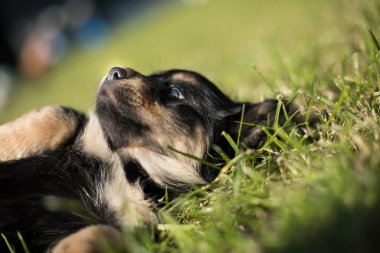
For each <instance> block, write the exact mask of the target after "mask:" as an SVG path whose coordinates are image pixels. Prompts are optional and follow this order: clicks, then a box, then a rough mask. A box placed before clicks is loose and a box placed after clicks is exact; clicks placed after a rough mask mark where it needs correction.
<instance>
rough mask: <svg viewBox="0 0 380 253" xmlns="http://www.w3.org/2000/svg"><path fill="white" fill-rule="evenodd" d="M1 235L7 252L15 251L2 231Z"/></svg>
mask: <svg viewBox="0 0 380 253" xmlns="http://www.w3.org/2000/svg"><path fill="white" fill-rule="evenodd" d="M1 237H2V238H3V240H4V242H5V244H6V245H7V248H8V250H9V253H16V251H15V250H14V249H13V247H12V246H11V244H10V243H9V241H8V239H7V237H6V236H5V235H4V234H3V233H1Z"/></svg>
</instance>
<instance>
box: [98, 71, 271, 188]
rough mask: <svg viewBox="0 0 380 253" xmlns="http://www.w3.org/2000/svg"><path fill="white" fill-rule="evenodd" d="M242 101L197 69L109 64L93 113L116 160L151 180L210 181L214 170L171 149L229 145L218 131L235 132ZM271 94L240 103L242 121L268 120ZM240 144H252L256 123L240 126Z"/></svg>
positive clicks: (200, 150)
mask: <svg viewBox="0 0 380 253" xmlns="http://www.w3.org/2000/svg"><path fill="white" fill-rule="evenodd" d="M242 108H243V104H242V103H235V102H233V101H232V100H230V99H229V98H228V97H227V96H225V95H224V94H223V93H222V92H221V91H220V90H219V89H218V88H217V87H216V86H215V85H214V84H213V83H211V82H210V81H209V80H208V79H206V78H205V77H203V76H202V75H200V74H198V73H195V72H191V71H186V70H169V71H163V72H158V73H153V74H151V75H149V76H145V75H142V74H140V73H138V72H136V71H134V70H133V69H130V68H120V67H115V68H112V69H111V70H110V72H109V74H108V76H107V77H105V79H104V80H103V81H102V83H101V84H100V86H99V89H98V94H97V102H96V114H97V115H98V118H99V122H100V124H101V127H102V129H103V132H104V135H105V137H106V139H107V141H108V145H109V147H110V149H111V150H112V151H113V152H116V153H118V154H119V156H120V157H121V158H122V160H125V161H131V160H133V161H135V162H137V163H139V164H140V165H141V167H142V168H143V170H144V171H145V173H147V174H148V175H149V177H150V178H151V179H152V180H153V181H155V182H156V183H157V184H159V185H161V186H164V187H169V188H175V189H177V190H178V189H179V188H186V187H188V186H189V185H192V184H202V183H206V182H208V181H211V180H212V179H213V178H214V177H215V176H216V175H217V173H218V170H216V169H213V168H210V167H207V166H202V165H201V164H200V163H198V162H197V161H196V160H194V159H191V158H189V157H188V156H184V155H183V154H180V153H178V152H176V151H174V150H177V151H180V152H183V153H186V154H190V155H193V156H196V157H198V158H201V159H204V160H209V161H210V160H211V158H210V156H209V153H210V152H211V150H212V149H211V146H212V144H216V145H218V146H220V147H221V148H222V149H223V150H224V151H225V152H227V153H230V152H231V151H232V150H231V148H230V147H229V145H228V143H227V142H226V140H225V138H224V137H223V136H221V133H222V131H226V132H228V133H229V134H230V135H231V136H232V137H233V138H236V136H237V133H238V129H239V121H240V117H241V113H242ZM276 108H277V101H276V100H268V101H265V102H263V103H260V104H249V103H246V104H245V117H244V122H250V123H252V122H254V123H256V124H261V125H267V124H271V123H272V121H273V119H274V115H275V112H276ZM241 133H242V144H243V145H246V146H248V147H257V146H259V145H260V143H261V142H262V141H263V140H264V139H265V134H264V132H263V131H262V130H261V129H260V128H252V127H247V126H244V127H243V129H242V131H241Z"/></svg>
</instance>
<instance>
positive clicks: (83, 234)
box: [50, 225, 125, 253]
mask: <svg viewBox="0 0 380 253" xmlns="http://www.w3.org/2000/svg"><path fill="white" fill-rule="evenodd" d="M50 252H51V253H105V252H120V253H122V252H125V246H124V241H123V236H122V234H121V233H120V232H119V231H118V230H116V229H115V228H113V227H111V226H106V225H96V226H88V227H85V228H83V229H81V230H79V231H78V232H76V233H73V234H71V235H69V236H67V237H66V238H64V239H63V240H61V241H60V242H59V243H58V244H57V245H56V246H55V247H54V248H53V249H52V250H51V251H50Z"/></svg>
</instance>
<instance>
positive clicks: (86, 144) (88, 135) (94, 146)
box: [76, 113, 117, 161]
mask: <svg viewBox="0 0 380 253" xmlns="http://www.w3.org/2000/svg"><path fill="white" fill-rule="evenodd" d="M76 145H79V146H81V147H82V150H83V151H84V152H86V153H88V154H90V155H94V156H96V157H99V158H100V159H102V160H103V161H110V160H113V159H115V157H116V156H117V155H116V154H115V153H114V152H112V151H111V150H110V148H109V146H108V144H107V140H106V138H105V136H104V134H103V131H102V127H101V126H100V123H99V119H98V117H97V116H96V114H95V113H91V114H90V117H89V120H88V123H87V125H86V127H85V129H84V130H83V133H82V135H81V136H80V138H79V139H78V141H77V142H76Z"/></svg>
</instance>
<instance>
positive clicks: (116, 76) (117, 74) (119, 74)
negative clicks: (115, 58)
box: [108, 67, 127, 80]
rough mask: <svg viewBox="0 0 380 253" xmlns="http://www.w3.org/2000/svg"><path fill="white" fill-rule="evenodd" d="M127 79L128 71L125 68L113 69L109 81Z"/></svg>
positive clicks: (109, 74)
mask: <svg viewBox="0 0 380 253" xmlns="http://www.w3.org/2000/svg"><path fill="white" fill-rule="evenodd" d="M125 78H127V71H126V70H125V69H124V68H120V67H113V68H112V69H110V71H109V73H108V80H121V79H125Z"/></svg>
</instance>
